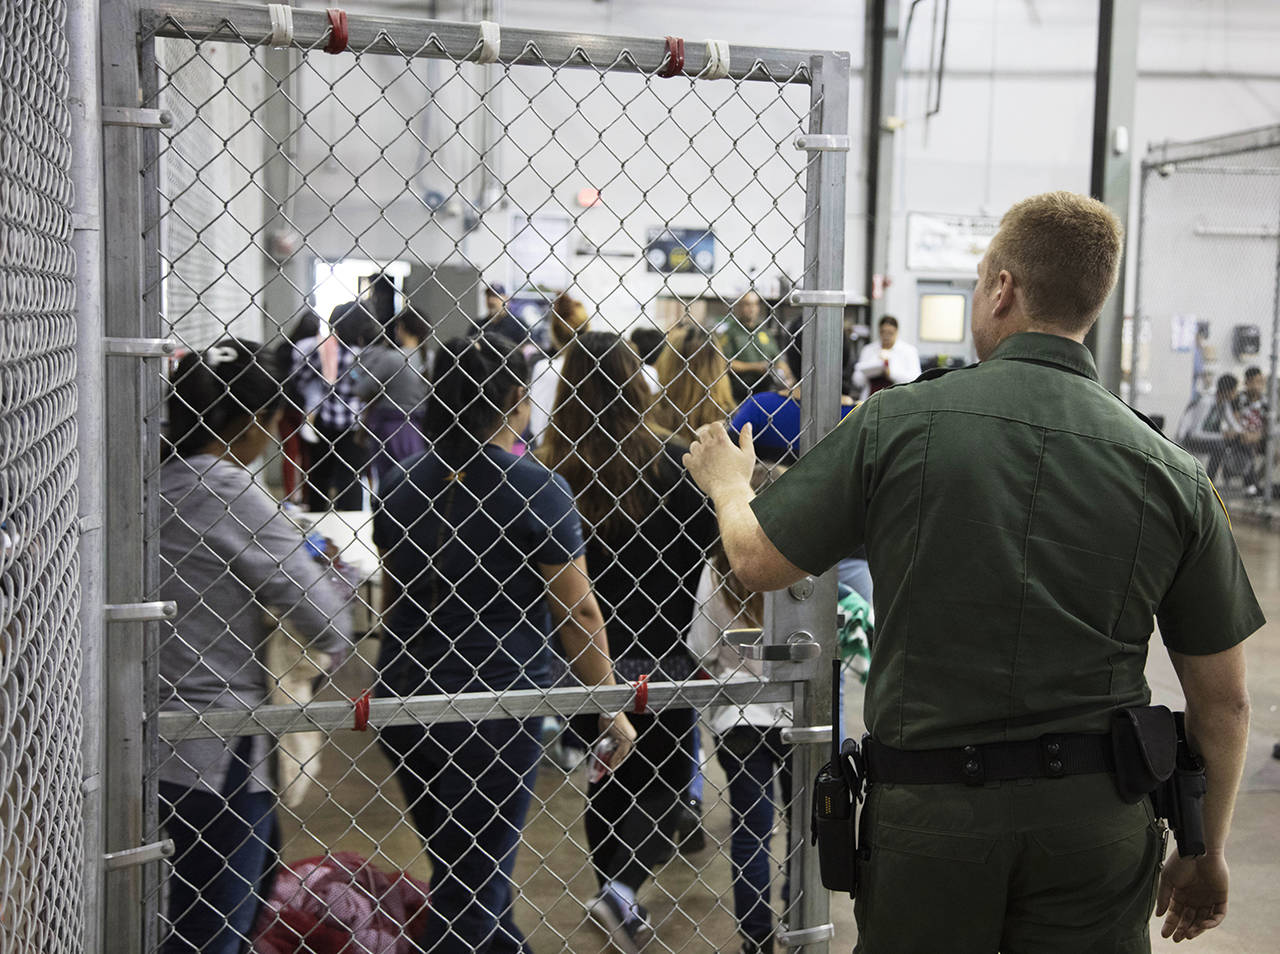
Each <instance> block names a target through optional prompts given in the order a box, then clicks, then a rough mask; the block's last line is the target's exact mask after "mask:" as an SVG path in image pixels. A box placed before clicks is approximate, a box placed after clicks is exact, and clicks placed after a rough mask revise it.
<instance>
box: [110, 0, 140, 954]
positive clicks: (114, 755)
mask: <svg viewBox="0 0 1280 954" xmlns="http://www.w3.org/2000/svg"><path fill="white" fill-rule="evenodd" d="M101 16H102V34H101V41H102V46H101V56H102V74H101V75H102V105H104V106H122V107H129V108H137V107H139V106H141V102H140V100H139V83H140V76H139V65H138V10H137V5H136V2H135V0H107V2H104V3H103V4H102V12H101ZM102 135H103V180H102V181H103V226H104V229H105V230H106V231H107V232H108V233H109V234H110V235H111V236H112V241H111V242H109V243H106V244H105V245H104V262H103V265H104V274H106V275H110V276H111V281H109V282H106V283H105V285H104V288H103V289H102V302H103V307H104V316H103V328H104V331H105V333H106V334H107V335H108V336H119V337H143V336H145V335H146V334H147V328H146V322H144V321H143V306H142V220H141V213H142V188H141V187H142V178H141V175H140V170H141V169H142V156H141V142H140V134H139V131H138V130H137V129H134V128H131V127H127V126H107V127H103V131H102ZM143 374H144V371H143V369H142V367H141V366H140V362H139V361H138V359H137V358H133V357H108V358H107V359H106V381H105V383H106V390H105V399H104V411H105V415H106V419H107V420H111V421H117V422H119V423H120V425H121V426H119V427H116V428H114V429H113V430H112V434H111V442H110V445H109V449H108V452H107V453H106V454H105V456H104V459H103V468H102V471H103V474H104V477H105V480H106V484H107V486H109V487H110V488H111V493H110V495H109V496H108V498H107V501H106V512H105V516H106V519H105V524H104V537H105V549H106V566H107V576H106V596H107V600H108V602H118V603H129V602H136V601H139V600H141V599H143V597H144V595H145V592H146V582H147V581H146V574H145V573H144V554H143V534H144V532H145V528H144V522H143V514H144V510H145V505H144V496H143V482H142V478H143V474H142V459H143V453H144V450H145V447H144V434H143V429H142V428H141V427H140V426H138V424H137V423H135V422H139V420H140V417H141V413H142V406H143V405H142V382H143ZM147 625H148V624H145V623H141V622H122V623H113V624H112V626H111V631H110V634H109V638H110V639H111V652H109V653H106V654H105V655H106V666H107V672H106V686H105V689H106V710H105V717H104V720H103V723H104V728H105V732H104V734H105V738H106V745H105V776H104V778H105V786H104V790H103V807H104V812H105V816H106V849H107V850H108V851H121V850H125V849H129V848H136V847H138V846H139V845H141V844H143V843H144V841H145V839H146V830H145V827H144V824H143V790H142V781H143V768H144V752H145V742H144V738H143V692H144V679H143V674H142V673H143V663H144V653H143V640H144V637H145V633H146V629H147ZM142 901H143V878H142V871H141V869H140V868H138V867H129V868H122V869H120V870H118V871H112V872H110V873H109V874H108V875H107V876H106V878H105V900H104V905H105V907H104V913H105V924H104V931H105V934H104V937H103V940H104V944H103V950H106V951H108V952H112V954H137V952H139V951H144V950H147V948H146V947H145V946H144V944H145V942H144V935H143V917H142Z"/></svg>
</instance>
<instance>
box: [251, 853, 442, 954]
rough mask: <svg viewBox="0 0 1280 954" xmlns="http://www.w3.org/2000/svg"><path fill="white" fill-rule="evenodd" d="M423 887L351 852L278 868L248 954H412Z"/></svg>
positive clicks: (424, 895)
mask: <svg viewBox="0 0 1280 954" xmlns="http://www.w3.org/2000/svg"><path fill="white" fill-rule="evenodd" d="M426 910H427V885H426V884H425V883H424V882H422V881H419V880H418V879H417V878H414V877H412V876H411V875H408V874H405V873H404V872H397V873H395V874H388V873H387V872H385V871H382V870H381V869H379V868H375V867H374V866H373V865H372V864H370V863H369V861H368V860H367V859H365V858H363V857H361V856H360V855H358V854H356V853H355V852H353V851H339V852H335V853H334V854H331V855H323V856H321V857H319V858H308V859H306V860H305V861H296V862H294V863H293V864H291V865H281V866H280V868H279V870H278V871H277V872H276V876H275V883H274V884H273V885H272V886H271V894H270V896H269V897H268V898H267V899H266V900H265V901H264V902H263V904H262V910H260V911H259V912H258V923H257V926H256V928H255V930H254V939H253V954H301V952H303V951H305V952H307V954H347V952H351V951H361V952H368V954H412V952H413V951H414V945H413V942H412V940H411V938H413V937H415V936H417V934H418V924H417V923H416V922H417V920H418V918H420V917H421V916H422V915H423V914H425V913H426Z"/></svg>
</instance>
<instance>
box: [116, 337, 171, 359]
mask: <svg viewBox="0 0 1280 954" xmlns="http://www.w3.org/2000/svg"><path fill="white" fill-rule="evenodd" d="M102 350H103V351H104V352H105V353H107V354H111V355H119V356H122V357H136V358H164V357H167V356H168V355H171V354H173V353H174V352H175V351H177V350H178V342H177V341H176V340H175V339H173V338H104V339H103V340H102Z"/></svg>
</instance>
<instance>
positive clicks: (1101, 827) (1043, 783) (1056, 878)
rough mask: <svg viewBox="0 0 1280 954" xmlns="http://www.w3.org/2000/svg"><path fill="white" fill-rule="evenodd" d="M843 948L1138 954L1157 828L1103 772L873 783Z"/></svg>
mask: <svg viewBox="0 0 1280 954" xmlns="http://www.w3.org/2000/svg"><path fill="white" fill-rule="evenodd" d="M863 811H864V815H863V819H862V822H861V835H860V837H861V839H862V840H861V842H860V845H861V846H862V847H864V848H868V849H869V851H870V855H869V857H866V856H865V855H864V859H863V860H862V862H861V869H860V873H861V883H860V887H859V889H858V898H857V901H856V902H855V903H854V914H855V915H856V917H857V921H858V946H857V947H856V948H855V954H994V952H996V951H1001V952H1003V954H1057V952H1062V954H1067V952H1070V954H1103V952H1106V954H1138V952H1148V951H1150V950H1151V938H1150V935H1149V933H1148V922H1149V921H1150V919H1151V914H1152V910H1153V908H1154V905H1155V890H1156V875H1157V873H1158V871H1159V867H1160V863H1161V860H1162V859H1161V857H1160V855H1161V850H1162V826H1160V825H1159V824H1158V823H1157V822H1156V821H1155V818H1154V816H1153V814H1152V811H1151V805H1150V802H1149V801H1147V800H1146V799H1143V800H1142V801H1141V802H1139V803H1138V804H1136V805H1126V804H1124V802H1122V801H1121V800H1120V799H1119V797H1118V796H1117V795H1116V790H1115V783H1114V782H1113V781H1112V778H1111V776H1110V775H1105V774H1099V775H1077V776H1070V777H1067V778H1057V779H1047V778H1041V779H1021V780H1018V781H1014V782H991V783H988V784H987V785H985V786H982V787H969V786H965V785H873V786H871V788H870V791H869V792H868V795H867V801H866V803H865V805H864V806H863Z"/></svg>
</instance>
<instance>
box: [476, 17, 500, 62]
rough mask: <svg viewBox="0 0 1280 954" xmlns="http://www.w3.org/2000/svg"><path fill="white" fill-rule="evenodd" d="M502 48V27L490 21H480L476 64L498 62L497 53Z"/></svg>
mask: <svg viewBox="0 0 1280 954" xmlns="http://www.w3.org/2000/svg"><path fill="white" fill-rule="evenodd" d="M501 48H502V27H500V26H498V24H496V23H494V22H493V21H492V20H481V21H480V55H479V56H477V57H476V62H477V63H496V62H498V51H499V50H500V49H501Z"/></svg>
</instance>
